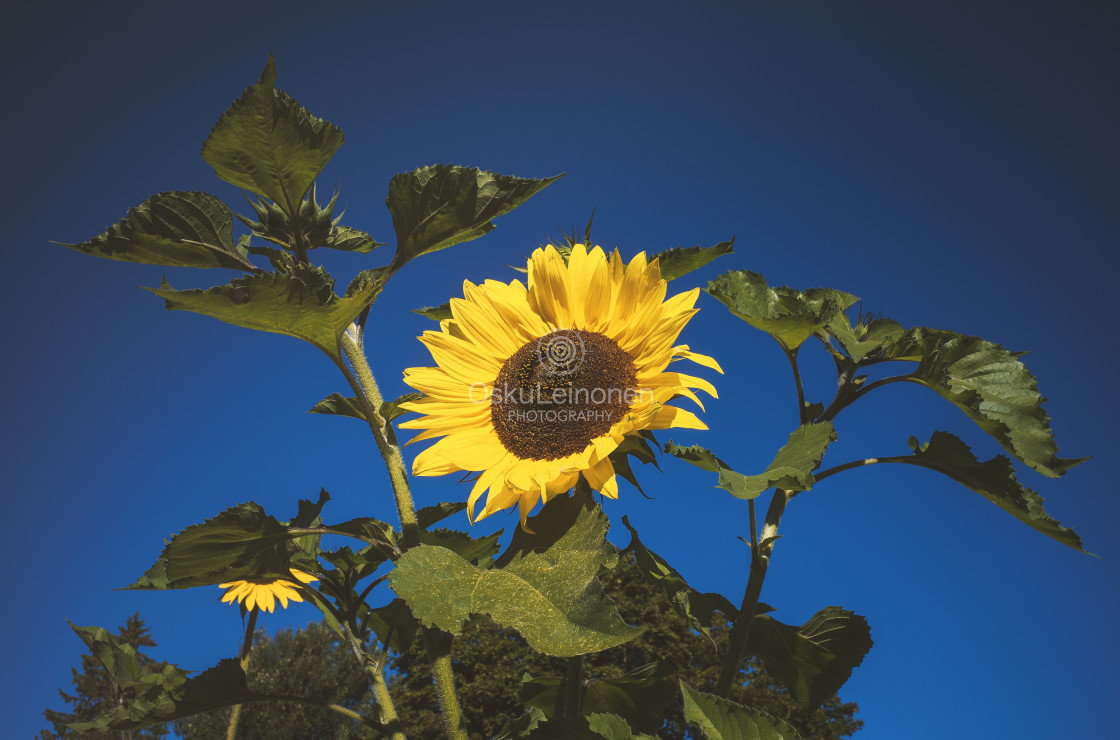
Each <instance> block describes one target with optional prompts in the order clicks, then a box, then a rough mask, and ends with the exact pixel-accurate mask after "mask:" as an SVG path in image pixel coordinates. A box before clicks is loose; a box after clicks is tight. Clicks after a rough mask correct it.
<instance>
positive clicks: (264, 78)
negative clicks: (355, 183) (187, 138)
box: [202, 56, 343, 215]
mask: <svg viewBox="0 0 1120 740" xmlns="http://www.w3.org/2000/svg"><path fill="white" fill-rule="evenodd" d="M275 84H276V60H275V59H274V58H273V57H272V56H269V58H268V64H266V65H265V68H264V71H263V72H262V73H261V78H260V81H258V82H257V84H255V85H253V86H252V87H250V88H249V89H247V90H246V91H245V92H244V93H243V94H242V95H241V97H240V98H238V99H237V101H235V102H234V104H233V105H232V106H231V107H230V109H229V110H228V111H226V112H225V113H223V114H222V117H221V118H219V119H218V122H217V123H216V124H214V130H213V131H211V132H210V136H209V138H207V139H206V143H204V144H203V145H202V158H203V159H205V160H206V162H207V163H208V164H209V165H210V166H211V167H213V168H214V172H215V173H216V174H217V175H218V177H220V178H222V179H223V180H225V181H226V182H228V183H230V184H232V185H236V186H237V187H239V188H242V189H244V190H248V191H250V192H252V193H256V194H257V195H263V196H265V197H267V198H270V199H272V200H273V201H275V202H277V203H279V204H281V205H282V206H283V207H284V208H285V209H286V211H287V213H288V214H289V215H294V214H295V213H296V212H297V209H298V208H299V205H300V202H301V201H302V200H303V197H304V195H306V194H307V191H308V189H309V188H310V187H311V183H312V182H313V181H314V180H315V178H316V176H318V174H319V172H320V171H322V169H323V167H325V166H326V164H327V162H329V161H330V159H331V157H332V156H334V153H335V152H336V151H338V148H339V147H340V146H342V142H343V135H342V129H340V128H338V127H337V126H334V125H332V124H330V123H328V122H327V121H324V120H323V119H321V118H316V117H315V116H313V115H311V113H309V112H308V111H307V109H305V108H304V107H303V106H301V105H300V104H299V103H297V102H296V101H295V100H293V99H292V98H291V97H290V96H288V95H287V94H286V93H283V92H281V91H279V90H277V89H276V88H275Z"/></svg>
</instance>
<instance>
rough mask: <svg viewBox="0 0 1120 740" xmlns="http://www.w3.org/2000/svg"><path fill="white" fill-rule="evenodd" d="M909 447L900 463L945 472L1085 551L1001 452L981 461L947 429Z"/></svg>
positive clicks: (1060, 540)
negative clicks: (907, 452) (1016, 472)
mask: <svg viewBox="0 0 1120 740" xmlns="http://www.w3.org/2000/svg"><path fill="white" fill-rule="evenodd" d="M910 448H911V449H912V450H914V454H913V456H911V457H909V458H899V459H898V461H899V462H905V463H909V464H911V465H920V466H921V467H923V468H929V469H930V470H936V471H937V472H939V473H942V474H943V475H947V476H949V477H950V478H952V479H953V480H955V481H956V482H957V483H960V484H961V485H963V486H965V487H966V488H969V489H971V490H973V491H975V492H976V493H979V494H980V495H981V496H983V497H984V498H986V499H988V500H989V501H991V502H992V503H993V504H995V505H996V506H998V507H999V508H1001V509H1003V510H1004V511H1006V512H1007V513H1008V514H1011V516H1013V517H1015V518H1016V519H1018V520H1019V521H1021V522H1023V523H1024V524H1027V525H1028V526H1030V527H1033V528H1034V529H1037V530H1038V531H1039V532H1042V533H1043V534H1044V535H1046V536H1047V537H1052V538H1053V539H1055V540H1057V541H1058V542H1061V543H1062V544H1063V545H1068V546H1069V547H1072V548H1073V549H1075V550H1080V551H1081V552H1086V550H1085V549H1084V548H1083V547H1082V546H1081V538H1080V537H1078V536H1077V533H1076V532H1074V531H1073V530H1072V529H1070V528H1069V527H1063V526H1062V525H1061V524H1060V523H1058V521H1057V520H1056V519H1054V518H1053V517H1051V516H1050V515H1049V514H1047V513H1046V510H1045V509H1043V507H1042V504H1043V498H1042V497H1041V496H1039V495H1038V493H1037V492H1035V491H1033V490H1031V489H1030V488H1025V487H1024V486H1023V485H1022V484H1021V483H1019V481H1018V479H1017V478H1016V477H1015V468H1014V466H1013V465H1012V464H1011V461H1010V460H1008V459H1007V458H1006V457H1004V456H1003V455H997V456H996V457H993V458H992V459H991V460H988V461H986V462H980V461H979V460H978V459H977V458H976V456H975V455H973V454H972V450H970V449H969V448H968V445H966V444H965V443H964V442H962V441H961V440H960V439H959V438H957V437H956V436H955V435H952V434H949V433H948V432H934V433H933V435H932V436H931V437H930V440H929V442H927V443H925V444H924V445H921V446H920V447H919V446H918V440H917V439H915V438H913V437H911V438H910ZM1088 554H1092V553H1088Z"/></svg>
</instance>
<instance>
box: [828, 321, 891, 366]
mask: <svg viewBox="0 0 1120 740" xmlns="http://www.w3.org/2000/svg"><path fill="white" fill-rule="evenodd" d="M828 333H829V334H831V335H832V336H834V337H836V341H838V342H839V343H840V346H842V347H843V348H844V351H845V352H847V353H848V356H849V357H851V358H852V361H853V362H857V363H858V362H860V361H861V360H863V359H864V358H866V357H867V356H868V355H870V354H873V353H875V352H876V350H879V349H882V348H883V347H886V346H888V345H890V344H892V343H894V342H895V341H897V340H899V339H901V338H902V337H903V336H904V335H905V334H906V330H905V329H903V328H902V324H900V323H898V322H897V321H892V320H891V319H872V320H870V321H868V322H866V323H864V322H863V321H862V320H857V321H856V323H855V325H854V326H853V325H852V323H851V320H850V319H849V318H848V314H846V313H844V312H841V313H838V314H836V316H835V317H834V318H833V319H832V321H831V322H829V324H828Z"/></svg>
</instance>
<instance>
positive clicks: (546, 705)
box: [521, 663, 677, 737]
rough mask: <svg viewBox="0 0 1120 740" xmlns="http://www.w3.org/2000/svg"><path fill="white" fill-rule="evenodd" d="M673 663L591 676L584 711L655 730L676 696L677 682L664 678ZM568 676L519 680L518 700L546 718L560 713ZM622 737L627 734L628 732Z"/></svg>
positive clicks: (671, 671) (652, 664)
mask: <svg viewBox="0 0 1120 740" xmlns="http://www.w3.org/2000/svg"><path fill="white" fill-rule="evenodd" d="M672 673H673V670H672V667H671V666H669V665H667V664H663V663H647V664H646V665H643V666H641V667H639V668H635V669H634V670H632V671H630V672H628V673H626V674H625V675H623V676H619V677H618V678H592V679H588V680H587V681H586V687H585V689H584V694H583V702H582V707H583V714H584V715H589V717H588V718H589V719H590V715H594V714H605V715H615V716H617V717H618V719H621V720H623V721H624V723H625V724H626V725H627V732H629V727H630V726H633V727H636V728H637V729H639V730H642V731H645V732H656V731H657V730H658V729H659V728H660V727H661V724H662V722H663V721H664V717H663V716H662V712H663V711H664V710H665V709H666V708H667V707H668V706H669V705H670V704H672V703H673V700H674V699H675V698H676V693H677V689H676V686H675V685H674V684H673V683H671V682H669V681H667V680H666V678H667V677H668V676H670V675H671V674H672ZM566 684H567V679H565V678H563V677H560V676H544V677H540V678H531V677H528V676H526V677H525V679H523V680H522V682H521V702H522V703H523V704H524V705H525V706H528V707H536V708H538V709H540V710H541V711H542V712H543V713H544V714H545V716H546V717H548V719H550V720H551V719H553V718H555V717H556V716H557V715H559V714H562V712H563V706H564V697H565V695H566V692H567V686H566ZM625 737H630V735H629V734H627V735H626V736H625Z"/></svg>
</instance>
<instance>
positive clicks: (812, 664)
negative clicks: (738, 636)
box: [746, 606, 872, 709]
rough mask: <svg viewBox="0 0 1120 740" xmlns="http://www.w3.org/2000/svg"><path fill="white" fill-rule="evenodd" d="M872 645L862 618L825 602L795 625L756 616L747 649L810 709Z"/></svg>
mask: <svg viewBox="0 0 1120 740" xmlns="http://www.w3.org/2000/svg"><path fill="white" fill-rule="evenodd" d="M871 645H872V642H871V629H870V628H869V627H868V626H867V620H866V619H864V618H863V617H861V616H859V615H857V614H854V613H852V612H850V611H848V610H846V609H842V608H840V607H838V606H828V607H825V608H824V609H821V610H820V611H819V612H817V613H816V614H814V615H813V617H812V618H811V619H810V620H809V621H808V622H806V623H805V624H803V625H801V626H800V627H791V626H789V625H787V624H782V623H781V622H779V621H778V620H776V619H774V618H773V617H771V616H769V615H758V616H756V617H755V618H754V620H753V621H752V622H751V630H750V635H749V637H748V638H747V647H746V649H747V652H748V653H750V654H751V655H755V656H758V657H759V658H761V659H762V661H763V663H765V665H766V671H767V673H769V674H770V675H771V676H773V677H774V678H776V679H777V680H779V681H781V682H782V683H783V684H785V686H786V687H787V688H788V689H789V691H790V694H791V695H792V696H793V697H794V699H796V700H797V701H798V702H800V703H801V704H802V705H804V706H805V707H807V708H809V709H812V708H815V707H817V706H819V705H820V704H821V703H822V702H824V701H825V700H826V699H828V697H830V696H832V695H833V694H835V693H836V692H837V691H839V690H840V687H841V686H843V685H844V682H845V681H847V680H848V677H849V676H851V675H852V670H853V669H854V668H856V666H858V665H859V664H860V663H862V662H863V658H864V656H865V655H867V652H868V651H869V650H871Z"/></svg>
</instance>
